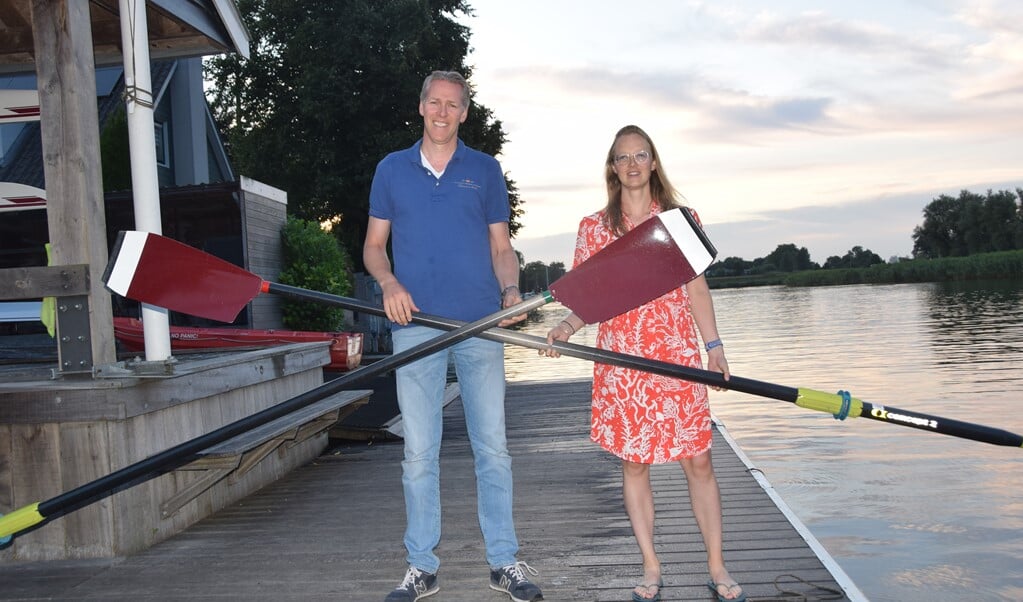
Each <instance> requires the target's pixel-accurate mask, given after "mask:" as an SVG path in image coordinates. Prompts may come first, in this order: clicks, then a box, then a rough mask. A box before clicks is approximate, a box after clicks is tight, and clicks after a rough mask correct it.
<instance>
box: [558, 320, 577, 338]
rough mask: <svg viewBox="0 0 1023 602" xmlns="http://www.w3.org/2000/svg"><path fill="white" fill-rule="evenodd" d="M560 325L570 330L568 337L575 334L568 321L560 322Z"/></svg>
mask: <svg viewBox="0 0 1023 602" xmlns="http://www.w3.org/2000/svg"><path fill="white" fill-rule="evenodd" d="M561 323H562V324H564V325H565V326H568V327H569V328H571V330H569V331H568V336H572V335H573V334H575V328H573V327H572V325H571V324H569V322H568V320H562V321H561Z"/></svg>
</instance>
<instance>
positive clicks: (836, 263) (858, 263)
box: [824, 245, 884, 270]
mask: <svg viewBox="0 0 1023 602" xmlns="http://www.w3.org/2000/svg"><path fill="white" fill-rule="evenodd" d="M875 263H884V259H881V256H880V255H878V254H877V253H875V252H873V251H871V250H870V249H864V248H863V247H861V246H859V245H857V246H855V247H853V248H852V249H849V252H847V253H846V254H845V255H844V256H843V257H839V256H838V255H832V256H831V257H828V260H827V261H825V262H824V269H826V270H832V269H838V268H869V267H870V266H872V265H874V264H875Z"/></svg>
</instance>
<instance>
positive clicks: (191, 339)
mask: <svg viewBox="0 0 1023 602" xmlns="http://www.w3.org/2000/svg"><path fill="white" fill-rule="evenodd" d="M114 337H115V338H116V339H117V341H118V342H119V343H120V344H121V345H122V346H123V347H124V348H125V349H126V350H128V351H145V348H146V347H145V337H144V336H143V333H142V322H141V321H140V320H137V319H135V318H114ZM170 340H171V349H172V350H182V349H207V350H208V349H220V348H224V347H272V346H274V345H286V344H288V343H315V342H318V341H331V345H330V363H329V364H328V365H326V366H324V367H323V368H324V370H332V371H336V372H346V371H348V370H354V369H355V368H357V367H359V364H360V363H361V362H362V333H361V332H311V331H302V330H252V329H243V328H200V327H192V326H171V327H170Z"/></svg>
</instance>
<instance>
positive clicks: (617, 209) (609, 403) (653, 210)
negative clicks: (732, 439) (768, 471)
mask: <svg viewBox="0 0 1023 602" xmlns="http://www.w3.org/2000/svg"><path fill="white" fill-rule="evenodd" d="M605 177H606V180H607V192H608V202H607V206H606V207H605V208H604V209H602V210H601V211H599V212H597V213H595V214H593V215H590V216H587V217H585V218H583V220H582V221H581V222H580V224H579V234H578V237H577V239H576V248H575V261H574V265H575V266H578V265H579V264H581V263H583V262H584V261H586V260H587V259H589V258H590V256H591V255H593V254H595V253H596V252H598V251H600V250H601V249H603V248H604V247H605V246H607V245H608V244H609V243H611V242H612V241H614V240H616V239H617V238H618V237H620V236H622V235H623V234H625V233H626V232H628V231H629V230H631V229H632V228H634V227H636V226H637V225H639V224H640V223H642V222H643V221H645V220H647V219H649V218H650V217H652V216H654V215H656V214H658V213H660V212H662V211H667V210H670V209H673V208H676V207H679V206H680V205H679V203H678V201H677V200H676V199H677V197H678V194H677V193H676V191H675V189H674V188H672V186H671V184H670V183H669V181H668V178H667V176H666V175H665V173H664V169H663V168H662V166H661V165H660V161H659V157H658V155H657V149H656V147H655V146H654V143H653V141H652V140H651V139H650V137H649V136H648V135H647V134H646V132H644V131H643V130H642V129H640V128H639V127H637V126H634V125H630V126H626V127H624V128H622V129H621V130H619V131H618V133H617V134H616V135H615V140H614V143H613V144H612V146H611V149H610V150H609V151H608V153H607V161H606V164H605ZM694 216H695V212H694ZM697 220H699V218H698V217H697ZM583 326H584V323H583V321H582V319H581V318H579V317H578V316H576V315H575V314H574V313H572V314H569V315H568V316H566V317H565V319H564V320H563V321H561V322H560V323H559V324H558V325H557V326H555V327H554V328H553V329H551V331H550V332H549V333H548V335H547V339H548V341H549V342H554V341H567V340H568V339H569V337H570V336H572V335H573V334H575V332H576V331H578V330H579V329H580V328H582V327H583ZM697 331H699V335H700V338H702V339H703V341H705V342H706V344H705V347H706V350H707V366H708V368H709V369H710V370H714V371H717V372H721V373H722V374H723V375H724V377H725V378H726V379H727V378H728V375H729V373H728V362H727V361H726V360H725V350H724V346H723V345H722V343H721V340H720V338H719V337H718V332H717V325H716V321H715V318H714V304H713V302H712V300H711V295H710V289H709V288H708V286H707V281H706V279H705V278H704V277H703V276H699V277H697V278H696V279H694V280H692V281H690V282H689V283H687V284H685V285H684V286H681V287H679V288H677V289H675V290H673V291H671V292H669V293H667V294H665V295H663V296H661V297H659V298H657V299H654V300H653V301H650V302H648V303H646V304H644V305H642V306H640V307H637V308H635V309H633V310H630V311H628V312H626V313H624V314H621V315H619V316H616V317H614V318H612V319H610V320H607V321H605V322H601V323H600V324H599V326H598V327H597V346H598V347H600V348H601V349H608V350H611V351H616V352H620V353H627V354H630V355H637V356H642V357H647V358H652V359H657V360H661V361H666V362H671V363H675V364H682V365H686V366H690V367H694V368H701V367H702V362H701V359H700V346H699V340H698V338H697ZM541 354H544V355H548V356H550V357H557V356H558V355H559V354H558V352H557V351H556V350H555V349H553V348H549V349H547V350H544V351H541ZM590 439H592V440H593V441H594V442H596V443H598V444H600V446H601V447H603V448H604V449H606V450H607V451H609V452H611V453H612V454H614V455H616V456H618V457H619V458H621V459H622V493H623V497H624V500H625V509H626V512H627V513H628V515H629V521H630V522H631V523H632V530H633V533H634V534H635V536H636V542H637V543H638V544H639V548H640V551H641V553H642V555H643V580H642V582H641V583H640V584H639V585H637V586H636V588H635V589H634V590H633V592H632V599H633V600H635V601H637V602H647V601H650V600H655V601H656V600H660V597H661V592H660V590H661V587H662V585H663V580H662V577H661V576H662V573H661V563H660V560H659V559H658V557H657V553H656V552H655V550H654V500H653V491H652V489H651V487H650V465H651V464H662V463H666V462H676V461H677V462H679V463H680V464H681V465H682V469H683V470H684V471H685V474H686V480H687V481H688V483H689V499H690V502H691V504H692V507H693V513H694V515H695V516H696V521H697V524H698V525H699V527H700V532H701V533H702V534H703V541H704V545H705V546H706V548H707V563H708V568H709V571H710V581H709V582H708V584H707V585H708V587H709V588H710V589H711V590H713V591H714V593H715V594H716V595H717V597H718V598H719V599H720V600H732V601H736V600H738V601H741V600H745V598H746V595H745V593H743V591H742V588H741V587H740V586H739V585H738V584H737V583H736V582H735V580H734V579H732V577H731V575H729V574H728V570H727V569H726V568H725V562H724V557H723V554H722V543H721V539H722V536H721V532H722V526H721V523H722V521H721V499H720V494H719V491H718V485H717V479H716V478H715V476H714V468H713V466H712V464H711V454H710V446H711V419H710V405H709V403H708V400H707V387H706V386H705V385H702V384H696V383H691V382H687V381H683V380H679V379H675V378H669V377H666V376H659V375H655V374H650V373H648V372H642V371H638V370H632V369H628V368H620V367H616V366H611V365H608V364H601V363H594V365H593V407H592V421H591V430H590Z"/></svg>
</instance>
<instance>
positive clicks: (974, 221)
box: [707, 188, 1023, 278]
mask: <svg viewBox="0 0 1023 602" xmlns="http://www.w3.org/2000/svg"><path fill="white" fill-rule="evenodd" d="M912 240H913V254H912V258H913V259H939V258H947V257H966V256H969V255H976V254H980V253H993V252H998V251H1013V250H1019V249H1023V188H1016V190H1015V191H1011V190H1000V191H997V192H994V191H991V190H988V191H987V194H985V195H980V194H977V193H974V192H970V191H968V190H963V191H961V192H960V193H959V196H958V197H953V196H949V195H946V194H942V195H940V196H938V197H937V198H935V199H934V200H932V201H931V202H930V203H928V204H927V206H926V207H924V210H923V223H922V224H920V225H919V226H916V227H915V228H914V229H913V232H912ZM905 259H908V258H905ZM881 263H885V260H884V259H882V258H881V257H880V256H879V255H878V254H877V253H874V252H873V251H871V250H870V249H865V248H863V247H862V246H854V247H853V248H851V249H849V251H848V252H846V254H845V255H842V256H838V255H833V256H831V257H828V258H827V260H826V261H825V262H824V264H823V265H819V264H817V263H816V262H813V261H811V260H810V252H809V251H808V250H807V249H806V247H797V246H796V245H795V244H793V243H785V244H780V245H778V246H777V248H775V250H774V251H772V252H771V253H769V254H768V255H767V256H765V257H760V258H757V259H754V260H752V261H747V260H745V259H743V258H741V257H727V258H725V259H722V260H720V261H717V262H715V263H714V264H713V265H712V266H711V267H710V268H709V269H708V270H707V276H708V277H711V278H713V277H721V276H740V275H744V276H751V275H761V274H768V273H773V272H800V271H806V270H818V269H823V270H840V269H849V268H869V267H870V266H873V265H877V264H881Z"/></svg>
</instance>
